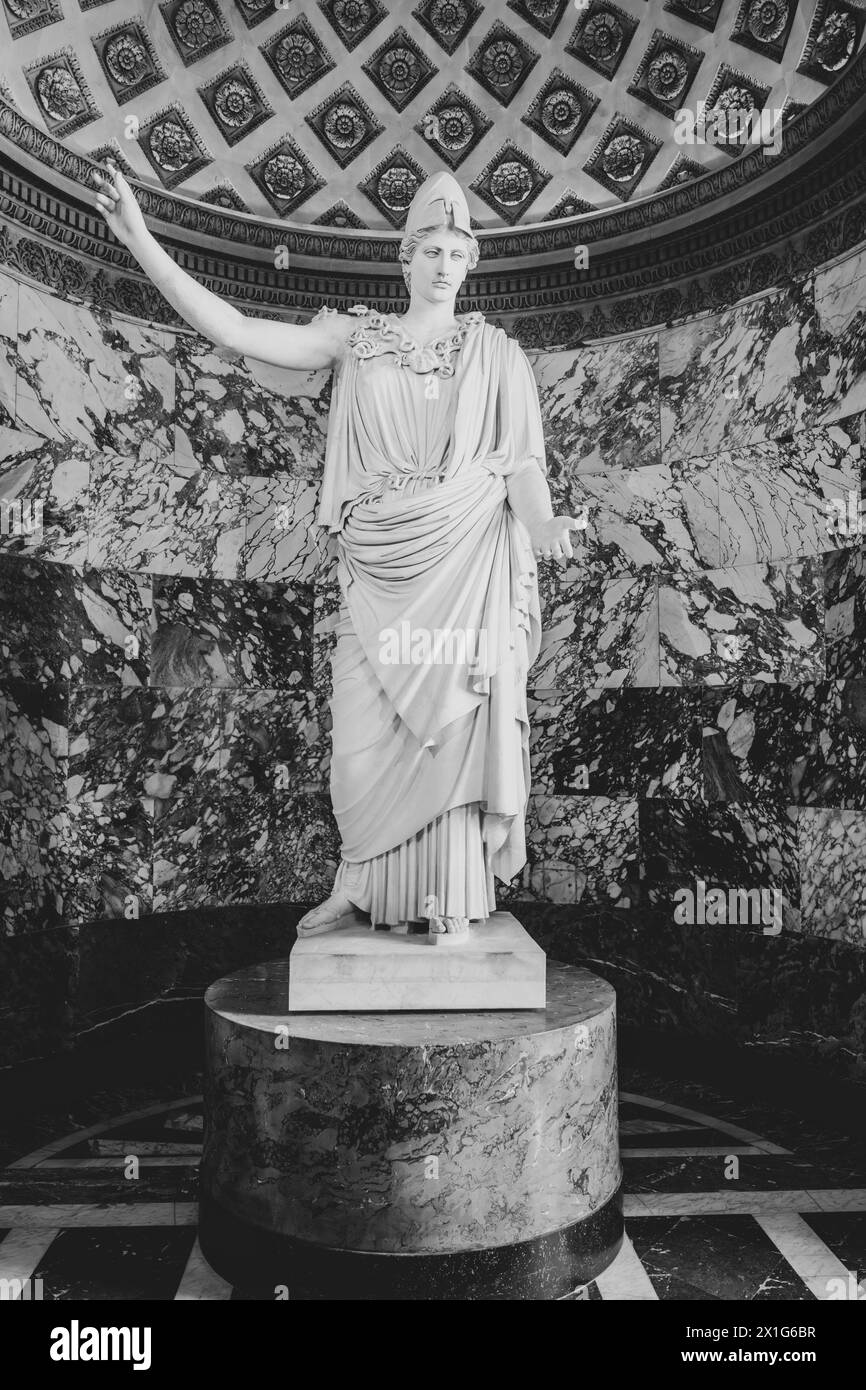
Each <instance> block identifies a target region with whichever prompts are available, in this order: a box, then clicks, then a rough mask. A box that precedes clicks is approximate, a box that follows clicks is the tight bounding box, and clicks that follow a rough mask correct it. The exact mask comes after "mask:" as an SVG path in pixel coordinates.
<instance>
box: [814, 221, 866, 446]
mask: <svg viewBox="0 0 866 1390" xmlns="http://www.w3.org/2000/svg"><path fill="white" fill-rule="evenodd" d="M815 310H816V313H817V317H818V323H819V325H820V328H821V331H822V334H823V341H822V344H821V356H820V358H819V362H818V368H819V370H818V380H819V384H820V387H821V394H822V397H823V406H824V416H823V418H824V419H825V420H838V419H842V418H844V417H845V416H846V415H850V414H851V413H852V412H853V411H855V410H864V409H866V249H863V248H861V249H860V250H859V251H857V252H855V253H854V255H852V256H847V257H846V258H845V259H844V260H842V261H839V262H838V263H837V264H836V265H832V266H829V267H827V269H825V270H819V271H818V272H817V273H816V275H815Z"/></svg>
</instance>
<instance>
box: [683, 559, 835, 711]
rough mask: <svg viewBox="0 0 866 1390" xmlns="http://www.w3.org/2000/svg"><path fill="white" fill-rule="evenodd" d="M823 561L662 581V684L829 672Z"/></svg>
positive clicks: (813, 677) (805, 676)
mask: <svg viewBox="0 0 866 1390" xmlns="http://www.w3.org/2000/svg"><path fill="white" fill-rule="evenodd" d="M822 574H823V571H822V565H821V561H820V559H816V558H806V559H803V560H792V561H784V562H782V563H780V564H766V565H743V566H739V567H732V568H727V569H719V570H707V571H705V572H704V573H703V574H699V575H694V576H692V577H691V578H689V577H688V576H685V577H681V576H673V577H672V578H671V579H668V577H667V576H664V577H663V578H662V579H661V580H660V583H659V638H660V671H661V684H662V685H691V684H704V685H725V684H730V683H731V682H733V681H737V680H745V679H759V680H786V681H807V680H820V679H821V678H822V677H823V676H824V674H825V661H824V592H823V583H822Z"/></svg>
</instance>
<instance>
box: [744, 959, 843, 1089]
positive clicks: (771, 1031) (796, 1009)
mask: <svg viewBox="0 0 866 1390" xmlns="http://www.w3.org/2000/svg"><path fill="white" fill-rule="evenodd" d="M737 1020H738V1025H739V1034H740V1037H741V1038H743V1039H744V1040H745V1042H746V1043H747V1045H748V1048H749V1050H750V1052H751V1053H752V1055H755V1054H758V1055H760V1053H761V1052H764V1053H770V1054H780V1055H784V1054H788V1055H791V1056H794V1057H798V1058H801V1059H802V1061H803V1062H805V1063H807V1064H810V1065H812V1066H817V1067H820V1068H821V1070H822V1071H824V1072H825V1073H829V1074H834V1075H837V1076H839V1077H845V1078H850V1079H852V1080H857V1081H860V1082H862V1081H863V1079H864V1072H866V1063H864V1056H866V952H864V951H863V950H861V949H859V948H858V947H857V946H851V945H849V944H848V943H847V942H844V941H834V940H821V939H820V938H819V937H804V936H801V935H799V934H798V933H789V932H782V934H781V935H780V936H777V937H775V938H773V937H770V938H767V937H750V936H748V935H746V936H742V937H741V938H740V941H739V950H738V953H737Z"/></svg>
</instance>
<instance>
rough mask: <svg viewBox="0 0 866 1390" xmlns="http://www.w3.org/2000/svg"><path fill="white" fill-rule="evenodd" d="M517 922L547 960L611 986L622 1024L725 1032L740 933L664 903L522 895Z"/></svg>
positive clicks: (732, 1010) (732, 1015) (731, 1016)
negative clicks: (542, 899)
mask: <svg viewBox="0 0 866 1390" xmlns="http://www.w3.org/2000/svg"><path fill="white" fill-rule="evenodd" d="M517 914H518V916H519V917H520V920H521V922H522V923H523V925H524V926H525V927H526V928H527V930H528V931H529V932H530V934H531V935H532V937H533V939H534V940H535V941H537V942H538V944H539V946H541V948H542V949H543V951H544V952H545V954H546V955H547V956H548V958H549V959H550V960H556V961H563V962H565V963H566V964H568V965H578V966H583V967H584V968H586V969H587V970H592V971H593V972H594V973H595V974H597V975H600V976H601V977H602V979H604V980H607V981H608V982H609V983H610V984H612V985H613V987H614V989H615V990H616V1005H617V1023H618V1025H619V1026H620V1027H621V1028H631V1029H638V1028H648V1029H652V1030H654V1031H655V1030H667V1029H674V1030H677V1031H683V1032H685V1033H687V1034H692V1035H698V1036H701V1037H718V1038H725V1037H729V1036H730V1033H731V1030H732V1026H733V1025H734V1023H735V1020H736V960H737V955H738V949H739V942H740V938H738V937H735V936H734V935H733V934H732V933H730V932H720V931H719V930H718V929H717V928H715V927H698V926H691V925H684V924H683V925H681V924H679V923H676V922H674V921H673V919H672V917H671V916H670V914H669V913H666V912H664V911H663V910H658V909H657V910H655V911H650V910H648V909H645V908H636V909H635V910H633V911H630V912H622V911H618V910H617V909H616V908H613V909H611V908H603V907H599V908H595V909H593V908H586V909H584V908H583V907H581V908H580V910H579V911H575V910H574V908H573V907H566V906H559V905H552V904H550V903H534V902H524V903H522V904H520V906H519V908H517Z"/></svg>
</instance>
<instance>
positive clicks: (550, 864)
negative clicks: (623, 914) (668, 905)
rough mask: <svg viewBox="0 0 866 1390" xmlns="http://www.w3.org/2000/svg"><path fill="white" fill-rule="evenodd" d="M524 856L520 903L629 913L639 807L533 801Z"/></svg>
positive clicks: (589, 799) (582, 799) (591, 799)
mask: <svg viewBox="0 0 866 1390" xmlns="http://www.w3.org/2000/svg"><path fill="white" fill-rule="evenodd" d="M526 852H527V865H526V869H525V870H524V874H523V878H522V879H521V892H520V897H521V898H523V899H526V898H529V899H532V900H536V901H540V902H551V903H580V904H581V905H582V906H590V905H593V904H599V903H603V904H608V905H612V904H616V906H617V907H620V908H627V907H629V906H631V904H632V902H633V900H634V897H635V892H636V888H637V876H638V873H637V870H638V858H639V852H638V811H637V801H636V800H633V799H615V798H611V797H605V796H531V797H530V798H529V806H528V808H527V817H526ZM498 898H499V894H498V893H497V900H498Z"/></svg>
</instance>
